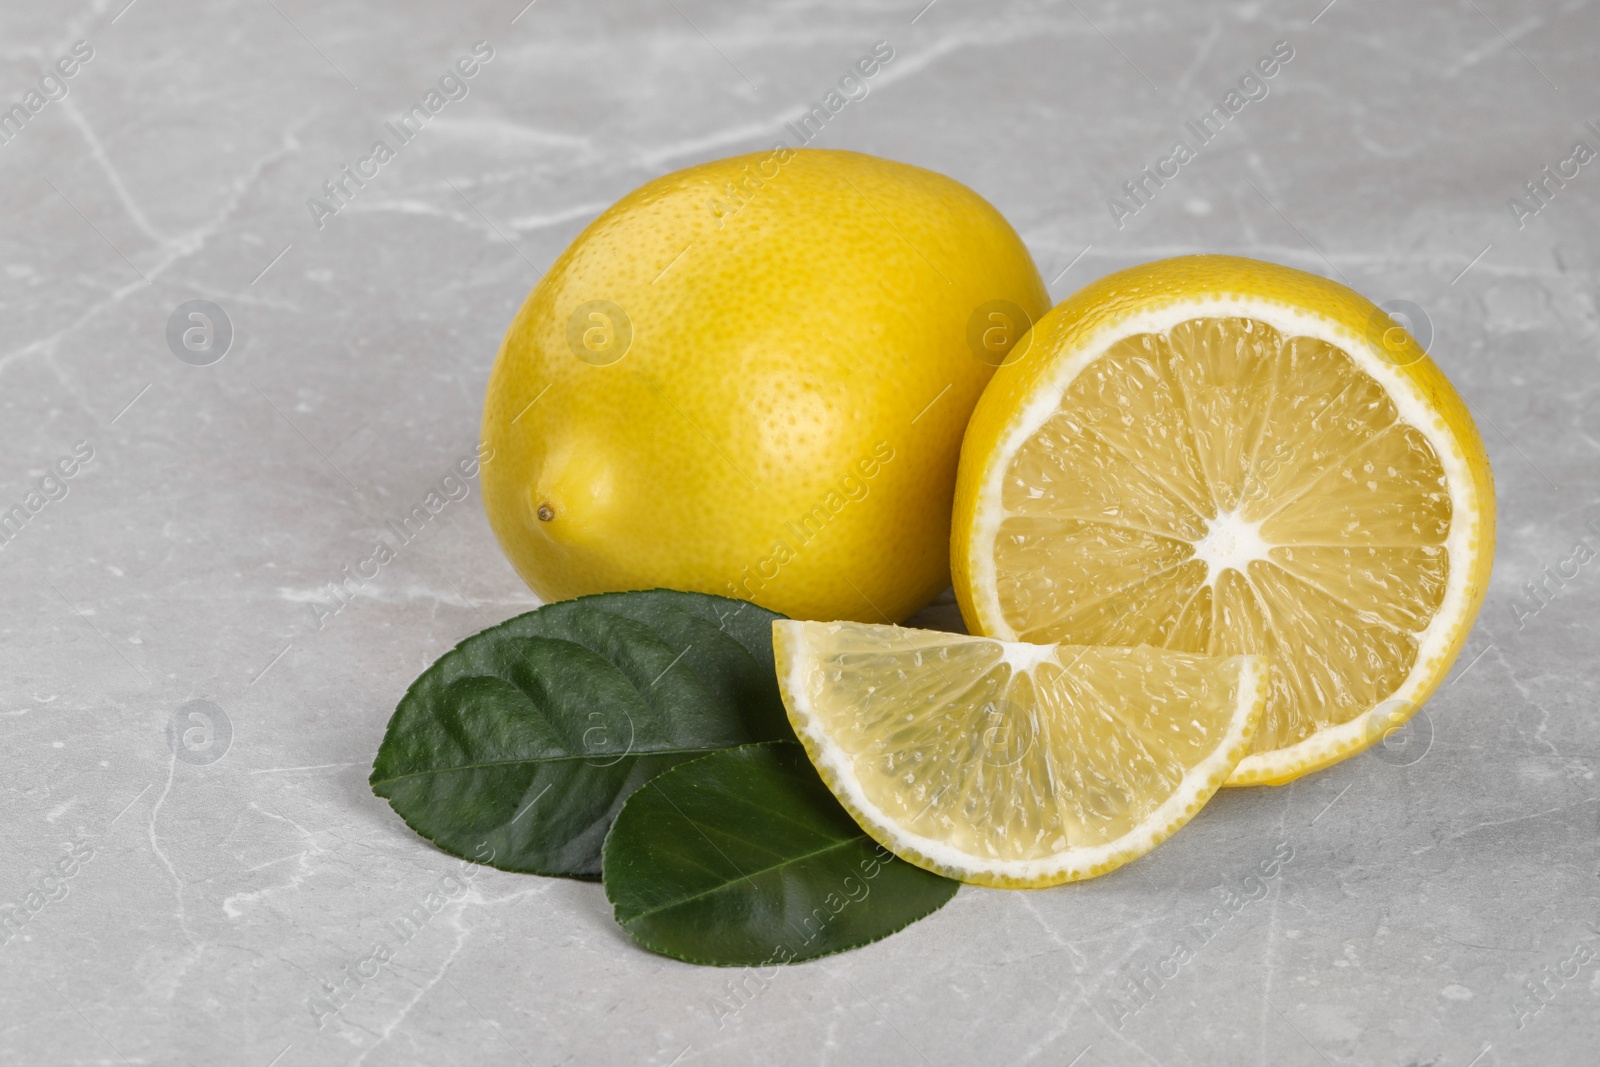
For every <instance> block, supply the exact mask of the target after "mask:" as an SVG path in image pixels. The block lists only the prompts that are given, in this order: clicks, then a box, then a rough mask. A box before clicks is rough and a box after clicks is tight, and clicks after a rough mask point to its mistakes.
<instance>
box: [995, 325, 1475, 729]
mask: <svg viewBox="0 0 1600 1067" xmlns="http://www.w3.org/2000/svg"><path fill="white" fill-rule="evenodd" d="M1002 504H1003V508H1004V512H1005V516H1004V518H1003V519H1002V520H1001V523H1000V527H999V532H998V536H997V538H996V542H995V564H996V576H997V584H998V588H999V596H1000V608H1001V611H1002V612H1003V614H1004V617H1005V619H1006V621H1007V622H1008V623H1009V624H1010V625H1011V627H1012V628H1013V630H1015V631H1016V633H1017V634H1018V636H1019V637H1021V638H1022V639H1023V640H1026V641H1038V642H1074V643H1082V644H1116V645H1132V644H1139V643H1149V644H1154V645H1163V646H1165V647H1167V648H1172V649H1177V650H1181V651H1185V652H1206V653H1210V654H1212V655H1234V654H1238V653H1246V652H1248V653H1264V654H1266V655H1268V656H1270V657H1271V658H1272V665H1271V692H1270V695H1269V697H1268V702H1267V710H1266V714H1265V716H1264V718H1263V720H1262V722H1261V724H1260V726H1259V727H1258V728H1257V730H1256V734H1255V741H1254V744H1253V751H1255V752H1264V751H1270V750H1274V749H1279V748H1284V747H1287V746H1289V745H1292V744H1295V743H1297V742H1299V741H1302V740H1305V739H1306V738H1307V737H1309V736H1311V735H1312V734H1313V733H1315V732H1316V731H1317V730H1318V729H1320V728H1322V727H1325V726H1329V725H1333V724H1338V723H1343V722H1348V721H1349V720H1351V719H1353V718H1355V717H1356V716H1357V715H1360V714H1361V713H1363V712H1365V711H1367V710H1369V709H1371V708H1372V707H1374V706H1376V705H1377V704H1379V703H1380V702H1381V701H1383V700H1385V699H1387V698H1388V697H1389V696H1390V695H1391V694H1392V693H1393V692H1394V691H1395V690H1396V689H1397V688H1398V687H1399V686H1400V684H1401V683H1402V682H1403V681H1404V680H1405V678H1406V677H1407V675H1408V674H1409V673H1410V671H1411V668H1412V666H1413V664H1414V663H1415V660H1416V656H1417V649H1418V637H1419V635H1420V634H1421V632H1422V631H1423V630H1425V629H1426V628H1427V626H1428V623H1429V621H1430V620H1431V619H1432V618H1433V616H1434V614H1435V613H1436V612H1437V611H1438V609H1439V606H1440V604H1441V602H1442V601H1443V598H1444V593H1445V587H1446V584H1447V582H1446V579H1447V574H1448V565H1449V557H1448V554H1447V552H1446V550H1445V547H1444V542H1445V537H1446V534H1447V533H1448V531H1449V527H1450V517H1451V504H1450V496H1449V493H1448V489H1447V486H1446V482H1445V473H1444V468H1443V466H1442V465H1441V464H1440V462H1439V458H1438V456H1437V455H1436V454H1435V452H1434V450H1433V448H1432V446H1431V445H1430V444H1429V443H1428V441H1427V439H1426V438H1425V437H1423V435H1422V434H1421V433H1420V432H1418V431H1417V429H1416V428H1415V427H1413V426H1411V425H1409V424H1408V423H1406V422H1404V421H1403V420H1401V419H1400V417H1399V413H1398V412H1397V410H1396V408H1395V406H1394V404H1393V402H1392V401H1391V400H1390V398H1389V396H1388V394H1387V393H1386V392H1385V391H1384V390H1383V388H1382V387H1380V386H1379V385H1378V383H1377V382H1376V381H1374V380H1373V379H1372V378H1371V376H1369V375H1367V374H1366V373H1365V372H1363V371H1362V370H1361V369H1360V368H1359V367H1357V366H1356V364H1355V362H1354V360H1352V359H1351V358H1350V356H1349V355H1348V354H1346V353H1345V352H1344V351H1342V350H1341V349H1338V348H1335V347H1333V346H1331V345H1329V344H1327V343H1325V342H1323V341H1319V340H1315V339H1313V338H1308V337H1285V336H1283V335H1282V334H1280V333H1279V332H1278V331H1276V330H1275V329H1273V328H1272V327H1270V326H1268V325H1266V324H1265V323H1262V322H1259V321H1256V320H1253V319H1245V318H1201V319H1193V320H1190V321H1187V322H1183V323H1180V324H1178V325H1177V326H1175V327H1174V328H1172V329H1171V330H1169V331H1167V332H1166V333H1162V334H1138V335H1134V336H1130V337H1128V338H1125V339H1123V340H1122V341H1120V342H1118V343H1117V344H1115V345H1114V346H1113V347H1112V348H1110V349H1109V350H1108V351H1107V352H1106V354H1105V355H1104V356H1102V357H1101V358H1100V359H1098V360H1096V361H1095V362H1094V363H1092V364H1090V365H1089V366H1088V367H1087V368H1085V370H1084V371H1083V372H1082V373H1081V374H1080V375H1079V376H1078V377H1077V378H1076V379H1075V380H1074V381H1073V382H1072V383H1071V385H1069V386H1068V388H1067V390H1066V393H1065V395H1064V396H1063V398H1062V401H1061V404H1060V406H1059V408H1058V410H1057V411H1056V413H1055V414H1053V415H1052V416H1051V417H1050V418H1049V419H1048V420H1047V421H1046V422H1045V423H1044V424H1043V426H1041V427H1040V429H1039V430H1038V431H1037V432H1036V433H1035V434H1034V435H1033V436H1032V437H1031V438H1029V439H1028V440H1027V441H1026V442H1025V443H1024V445H1023V446H1022V447H1021V448H1020V449H1019V450H1018V452H1017V454H1016V456H1015V457H1013V459H1012V461H1011V465H1010V467H1009V469H1008V470H1007V471H1006V475H1005V483H1004V489H1003V496H1002Z"/></svg>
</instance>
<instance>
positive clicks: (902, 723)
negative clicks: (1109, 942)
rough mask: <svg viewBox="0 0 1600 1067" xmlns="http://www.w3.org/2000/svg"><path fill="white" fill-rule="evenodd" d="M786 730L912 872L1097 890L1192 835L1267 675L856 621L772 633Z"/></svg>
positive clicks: (1130, 653)
mask: <svg viewBox="0 0 1600 1067" xmlns="http://www.w3.org/2000/svg"><path fill="white" fill-rule="evenodd" d="M772 647H773V653H774V655H775V657H776V660H777V670H778V687H779V689H780V690H781V691H782V693H783V702H784V705H785V706H786V707H787V708H788V710H789V721H790V722H791V723H793V724H794V728H795V733H797V734H798V735H799V736H800V741H801V743H802V744H804V745H805V747H806V751H807V752H808V753H809V754H810V756H811V762H812V763H814V764H816V767H817V771H818V772H819V773H820V774H821V775H822V779H823V781H825V782H827V783H828V787H829V788H830V789H832V790H833V793H834V795H835V796H837V797H838V798H839V801H840V803H842V804H843V805H844V806H845V807H846V808H848V809H849V811H850V813H851V814H852V815H854V816H855V818H856V821H857V822H859V823H860V824H861V826H862V827H863V828H864V829H865V830H866V831H867V833H869V834H871V835H872V836H873V838H875V839H876V840H877V841H878V842H879V843H880V844H881V845H883V846H884V847H885V848H887V849H889V850H890V851H891V852H893V853H894V854H895V855H897V856H899V857H900V858H901V859H904V860H908V861H910V862H911V863H915V864H916V865H917V866H919V867H923V868H926V869H927V870H930V871H936V872H938V873H939V874H943V875H946V876H947V877H950V878H958V879H960V880H961V881H963V882H972V883H975V884H977V885H989V886H998V887H1001V888H1007V889H1022V888H1032V887H1036V886H1047V885H1056V884H1057V883H1060V882H1069V881H1075V880H1077V879H1080V878H1092V877H1094V876H1095V875H1097V874H1104V873H1105V872H1107V871H1109V870H1113V869H1115V868H1117V867H1120V866H1122V865H1123V864H1124V863H1127V862H1128V861H1129V860H1131V859H1135V858H1137V857H1139V856H1142V855H1144V854H1145V853H1146V852H1149V851H1150V850H1151V849H1152V848H1155V847H1156V846H1157V845H1159V844H1160V843H1161V842H1162V841H1164V840H1166V839H1167V837H1169V836H1170V835H1171V834H1172V833H1173V832H1174V831H1175V830H1177V829H1178V828H1179V827H1180V826H1182V825H1183V824H1184V823H1186V822H1188V821H1189V819H1190V818H1191V817H1193V815H1194V813H1195V812H1197V811H1199V810H1200V808H1201V806H1202V805H1204V804H1205V802H1206V801H1207V800H1209V799H1210V798H1211V796H1212V794H1213V793H1215V792H1216V791H1217V789H1219V788H1220V787H1221V785H1222V783H1223V781H1224V780H1225V779H1226V778H1227V777H1228V774H1229V772H1230V771H1232V770H1233V768H1234V765H1235V764H1237V763H1238V762H1239V759H1240V758H1241V757H1242V756H1243V755H1244V754H1245V751H1246V749H1247V747H1248V745H1249V741H1250V736H1251V731H1252V730H1254V728H1255V724H1256V722H1257V720H1258V719H1259V718H1260V716H1261V711H1262V709H1263V708H1264V707H1265V706H1266V698H1267V673H1266V663H1265V661H1264V660H1262V659H1261V658H1260V657H1258V656H1233V657H1229V658H1217V657H1210V656H1195V655H1189V654H1186V653H1180V652H1170V651H1167V650H1166V649H1159V648H1150V647H1143V648H1076V647H1072V646H1067V645H1060V646H1056V645H1033V644H1025V643H1022V642H1016V641H996V640H992V639H989V638H983V637H968V636H967V635H965V634H950V633H943V632H940V631H937V630H908V629H903V628H901V627H898V626H874V625H870V624H867V623H850V622H791V621H789V620H780V621H778V622H774V623H773V624H772Z"/></svg>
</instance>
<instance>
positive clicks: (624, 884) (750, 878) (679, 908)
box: [605, 742, 959, 966]
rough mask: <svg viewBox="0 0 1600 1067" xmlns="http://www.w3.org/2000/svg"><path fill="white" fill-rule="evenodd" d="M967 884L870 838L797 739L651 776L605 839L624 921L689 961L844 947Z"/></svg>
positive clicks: (787, 957)
mask: <svg viewBox="0 0 1600 1067" xmlns="http://www.w3.org/2000/svg"><path fill="white" fill-rule="evenodd" d="M958 886H959V883H958V882H954V881H951V880H950V879H948V878H942V877H940V876H939V875H937V874H932V873H930V872H928V871H924V870H922V869H921V868H920V867H914V866H912V865H911V864H909V863H906V862H905V861H903V860H899V859H896V858H895V857H894V856H893V854H891V853H890V852H888V851H887V850H886V849H884V848H883V847H882V846H881V845H879V844H878V843H877V842H875V841H873V840H872V838H870V837H868V836H867V834H866V833H865V832H864V831H863V830H862V829H861V828H860V827H859V826H857V825H856V823H855V820H854V819H852V818H851V817H850V813H849V812H847V811H845V810H844V808H843V807H841V806H840V804H839V802H838V801H837V800H835V799H834V798H833V794H832V793H830V792H829V791H828V787H827V786H826V785H824V784H823V782H822V779H821V778H819V777H818V776H817V772H816V770H815V769H813V768H812V766H811V763H810V761H809V760H808V759H807V758H806V754H805V750H804V749H802V748H801V747H800V746H799V745H797V744H794V743H792V742H789V743H784V742H779V743H775V744H756V745H746V746H744V747H742V748H736V749H731V750H728V751H724V752H717V753H714V754H712V755H710V756H706V757H704V758H702V759H697V760H694V761H692V762H690V763H685V764H683V765H682V766H680V767H675V768H673V769H672V770H670V771H668V772H667V773H665V774H662V775H659V776H657V777H656V778H653V779H651V781H650V782H649V784H648V785H646V786H645V787H644V788H642V789H640V790H639V791H638V792H636V793H634V794H633V795H632V796H631V797H629V798H628V801H627V803H625V804H624V805H623V806H622V811H621V813H619V814H618V815H617V818H616V822H615V823H614V824H613V825H612V827H611V833H610V835H609V836H608V837H607V838H606V845H605V887H606V896H607V897H609V898H610V900H611V903H612V906H613V907H614V908H615V912H616V918H617V922H618V923H620V924H621V925H622V927H623V929H625V930H627V931H628V933H629V934H631V935H632V936H633V939H634V940H635V941H637V942H639V944H641V945H643V946H645V947H646V948H648V949H651V950H653V951H655V952H660V953H662V954H664V955H668V956H673V957H676V958H677V959H680V960H685V961H687V962H690V963H709V964H717V965H722V966H737V965H741V964H743V965H749V966H766V965H771V964H775V963H793V962H796V961H799V960H809V959H815V958H816V957H818V956H827V955H831V954H832V953H835V952H843V951H844V950H845V949H850V948H855V947H857V946H859V945H865V944H867V943H869V942H872V941H876V940H878V939H879V938H883V937H887V936H889V935H890V934H892V933H894V932H895V931H896V930H899V929H901V928H902V927H904V926H907V925H909V924H910V923H913V922H915V921H916V920H918V919H920V918H922V917H923V916H925V915H928V914H931V913H932V912H934V911H937V910H938V909H939V908H940V907H942V906H944V904H945V903H946V902H948V901H949V900H950V898H951V897H953V896H955V892H956V889H957V887H958Z"/></svg>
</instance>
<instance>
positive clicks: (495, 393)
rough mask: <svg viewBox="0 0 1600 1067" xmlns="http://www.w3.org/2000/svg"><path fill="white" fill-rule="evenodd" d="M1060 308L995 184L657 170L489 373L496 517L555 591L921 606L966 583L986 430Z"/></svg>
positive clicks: (829, 613)
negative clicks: (978, 449)
mask: <svg viewBox="0 0 1600 1067" xmlns="http://www.w3.org/2000/svg"><path fill="white" fill-rule="evenodd" d="M1048 306H1049V301H1048V297H1047V294H1046V292H1045V288H1044V285H1043V283H1042V282H1041V281H1040V279H1039V273H1038V270H1037V268H1035V266H1034V264H1033V260H1032V258H1031V257H1030V256H1029V255H1028V251H1027V249H1026V248H1024V247H1023V244H1022V242H1021V240H1020V239H1019V238H1018V237H1017V234H1016V232H1015V231H1014V230H1012V228H1011V226H1010V225H1009V224H1008V223H1007V222H1006V220H1005V219H1004V218H1002V217H1001V216H1000V214H999V212H997V211H996V210H995V209H994V208H993V207H992V206H990V205H989V204H988V203H987V202H986V201H985V200H984V199H983V198H982V197H980V196H978V195H977V194H976V193H974V192H973V191H972V190H970V189H968V188H967V187H965V186H964V185H961V184H960V183H959V182H956V181H953V180H952V179H950V178H946V177H944V176H942V175H939V174H935V173H933V172H931V171H927V170H923V169H921V168H918V167H913V166H908V165H906V164H903V163H895V162H891V161H889V160H884V159H878V158H875V157H873V156H869V155H862V154H860V153H856V152H843V151H833V150H821V149H788V148H783V147H779V148H775V149H774V150H772V151H771V152H761V153H754V154H751V155H746V156H738V157H734V158H731V159H724V160H719V161H717V162H713V163H706V164H702V165H700V166H696V167H690V168H688V169H687V170H682V171H678V172H677V173H675V174H668V175H666V176H665V177H662V178H658V179H656V180H654V181H652V182H650V183H649V184H647V185H644V186H643V187H641V188H639V189H637V190H635V191H634V192H632V193H630V194H628V195H627V196H626V197H624V198H623V199H622V200H620V201H618V202H617V203H616V204H615V205H613V206H612V207H611V208H610V209H608V210H607V211H606V212H605V213H604V214H602V215H601V216H600V217H599V218H598V219H596V220H595V221H594V222H593V223H592V224H591V225H590V226H589V227H588V228H587V229H586V230H584V232H583V233H582V234H580V235H579V236H578V238H577V240H575V241H574V242H573V243H572V245H571V247H569V248H568V249H567V250H566V251H565V252H563V253H562V255H561V256H560V258H559V259H557V260H556V262H555V264H554V265H553V266H552V267H551V268H550V271H549V273H547V274H546V275H545V276H544V277H543V278H542V279H541V280H540V281H539V283H538V284H537V285H536V286H535V287H534V289H533V292H532V293H531V294H529V296H528V299H527V301H526V303H524V304H523V306H522V310H521V311H520V312H519V313H518V314H517V317H516V319H515V321H513V322H512V324H511V328H510V329H509V330H508V331H507V333H506V337H505V341H504V343H503V344H502V345H501V348H500V355H499V358H498V360H497V361H496V363H495V366H494V371H493V373H492V374H491V376H490V379H489V390H488V397H487V401H486V403H485V409H484V416H483V438H484V441H485V442H486V443H487V444H488V445H489V446H490V448H492V450H493V452H492V459H491V460H490V461H489V462H487V463H485V464H484V466H483V497H484V504H485V507H486V508H487V510H488V513H489V522H490V525H491V526H492V527H493V528H494V531H495V535H496V536H497V537H498V538H499V540H500V545H501V547H502V548H503V549H504V550H505V553H506V555H507V556H508V557H509V558H510V560H511V562H512V564H513V565H514V566H515V567H516V569H517V572H518V573H519V574H521V575H522V577H523V579H524V580H525V581H526V582H527V583H528V585H529V586H530V587H532V589H533V591H534V592H535V593H537V594H538V595H539V596H540V597H541V598H542V599H545V600H561V599H566V598H569V597H574V596H581V595H583V594H587V593H599V592H607V591H612V590H623V589H648V588H653V587H657V586H664V587H668V588H672V589H684V590H695V591H701V592H710V593H720V594H723V595H725V596H734V597H739V598H742V599H746V600H753V601H755V602H756V603H758V604H761V605H763V606H764V607H768V608H771V609H773V610H775V611H780V612H783V613H784V614H786V615H789V616H792V617H794V618H801V619H854V620H864V621H874V622H882V621H886V620H888V621H898V620H900V619H903V618H905V617H906V616H908V615H910V614H911V613H912V612H914V611H916V610H917V608H919V607H920V606H922V605H923V604H925V603H926V602H927V601H928V600H929V599H931V598H932V597H933V596H935V595H937V594H938V592H939V591H940V590H942V589H943V588H944V587H945V585H946V584H948V582H949V565H950V559H949V544H950V511H951V500H952V494H953V492H954V486H955V474H956V463H957V459H958V457H959V453H960V449H961V437H962V433H963V431H964V430H965V428H966V425H967V417H968V416H969V415H970V414H971V412H972V408H973V405H974V404H975V403H976V402H977V399H978V395H979V394H980V393H981V392H982V391H983V387H984V385H985V383H986V382H987V381H988V380H989V378H990V376H991V374H992V373H993V371H994V368H995V366H996V365H997V364H998V363H999V362H1001V360H1002V359H1003V358H1004V357H1005V356H1006V354H1007V352H1008V351H1009V349H1010V348H1011V347H1012V346H1013V345H1014V344H1015V342H1016V341H1017V340H1018V338H1019V337H1022V336H1024V335H1025V331H1026V330H1027V328H1028V326H1029V324H1030V323H1031V322H1032V321H1033V319H1036V318H1037V317H1039V316H1040V315H1042V314H1043V313H1044V312H1045V310H1047V308H1048Z"/></svg>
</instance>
